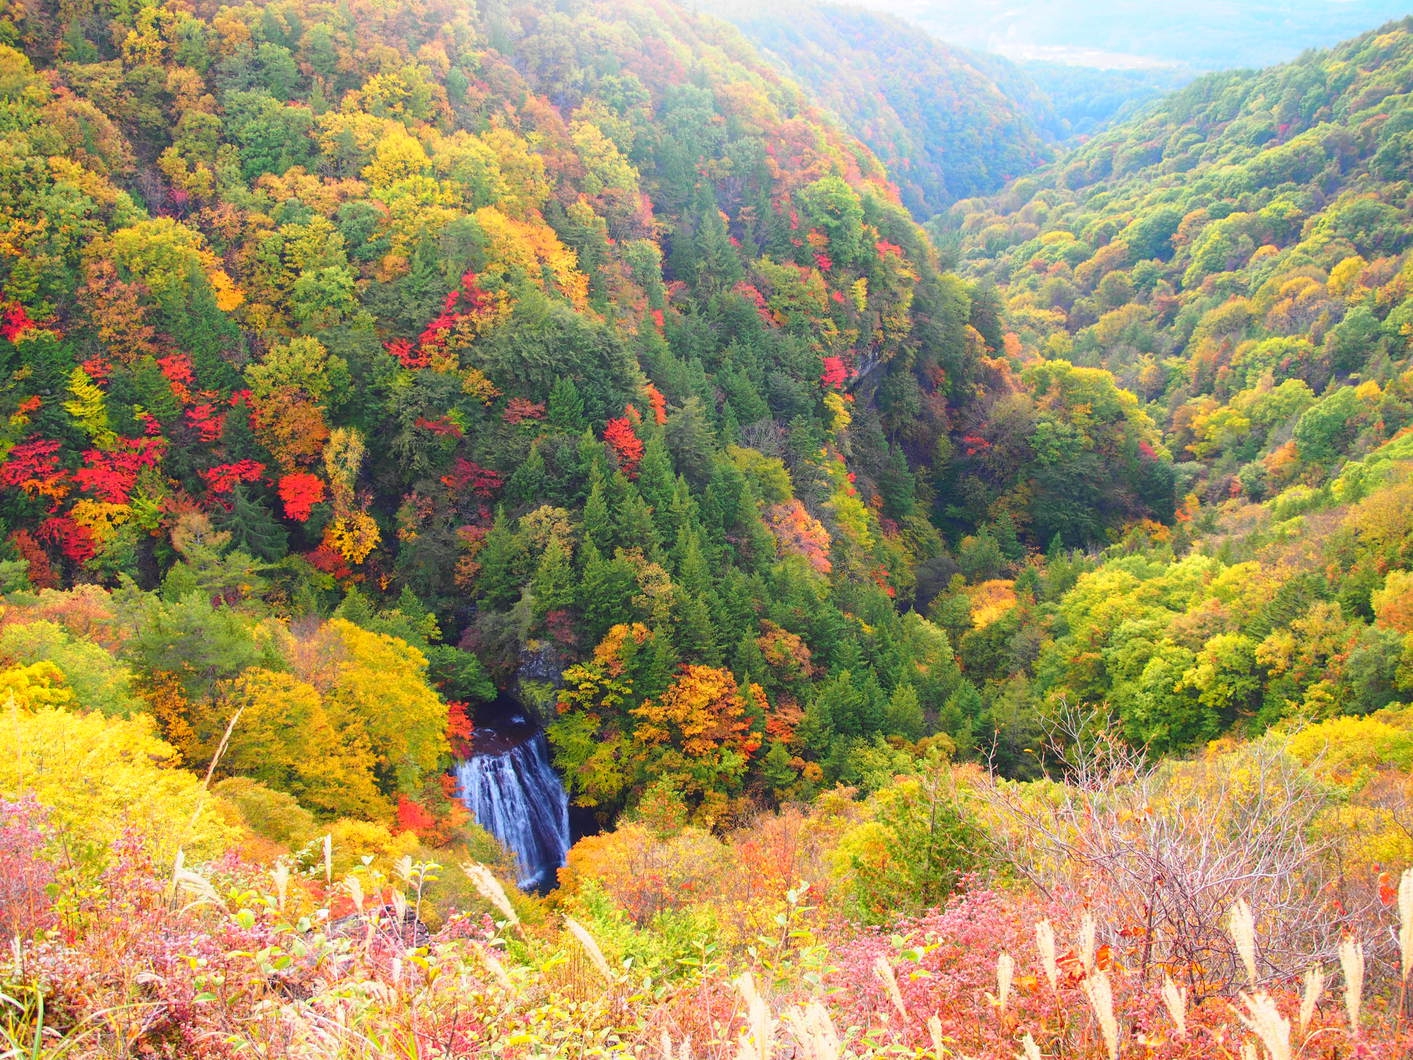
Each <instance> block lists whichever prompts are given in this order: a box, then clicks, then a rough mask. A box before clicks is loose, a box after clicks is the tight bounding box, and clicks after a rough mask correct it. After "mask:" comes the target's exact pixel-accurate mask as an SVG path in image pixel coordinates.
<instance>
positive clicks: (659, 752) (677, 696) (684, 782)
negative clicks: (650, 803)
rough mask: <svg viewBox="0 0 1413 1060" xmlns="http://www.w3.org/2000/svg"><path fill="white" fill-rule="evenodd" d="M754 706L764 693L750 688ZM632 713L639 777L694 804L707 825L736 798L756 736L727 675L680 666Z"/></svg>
mask: <svg viewBox="0 0 1413 1060" xmlns="http://www.w3.org/2000/svg"><path fill="white" fill-rule="evenodd" d="M748 694H750V695H751V696H752V697H753V698H754V699H755V700H756V701H757V702H763V701H764V699H765V693H764V692H763V691H762V690H761V688H760V686H759V685H751V686H749V689H748ZM632 714H633V715H634V716H636V717H637V719H638V723H637V726H636V728H635V729H634V732H633V735H634V739H635V742H636V743H637V745H638V748H639V752H638V753H639V767H640V774H641V776H642V777H644V778H653V779H654V780H658V781H661V782H665V783H667V784H669V785H671V786H673V787H675V788H676V789H677V790H678V791H679V792H680V793H681V794H682V795H683V796H684V797H685V798H686V799H688V800H689V801H690V802H692V803H695V804H696V816H697V818H698V819H700V820H704V821H707V822H710V821H712V820H715V819H716V818H717V817H719V816H720V815H721V814H722V812H724V811H725V810H726V808H727V804H728V799H729V798H730V797H731V796H734V795H737V794H739V793H740V790H741V783H742V781H743V780H744V778H745V775H746V766H747V764H748V762H749V760H750V757H751V755H752V754H754V753H755V752H756V751H757V750H758V749H759V747H760V736H759V734H757V733H754V732H752V731H751V723H750V720H749V719H748V717H747V713H746V701H745V698H744V696H743V695H742V692H741V689H740V688H738V687H737V685H736V678H735V677H733V676H732V674H731V671H730V670H724V669H720V668H718V667H714V666H700V665H692V664H688V665H684V666H683V667H682V669H681V672H680V673H678V675H677V677H676V678H675V679H674V680H673V682H672V684H671V685H669V686H668V688H667V691H666V692H664V693H663V694H662V695H661V696H659V697H657V698H656V699H650V700H648V701H646V702H645V703H643V704H642V705H641V706H639V707H635V708H634V709H633V711H632Z"/></svg>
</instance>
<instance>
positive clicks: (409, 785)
mask: <svg viewBox="0 0 1413 1060" xmlns="http://www.w3.org/2000/svg"><path fill="white" fill-rule="evenodd" d="M308 647H309V648H310V649H312V650H310V651H307V652H304V653H302V655H301V657H302V658H304V659H307V660H308V670H307V672H305V673H303V674H301V675H300V676H303V677H304V678H306V679H307V680H308V681H309V682H310V683H311V684H313V685H315V686H316V687H318V688H319V689H320V690H321V691H322V692H323V694H324V704H325V709H326V710H327V711H328V715H329V720H330V721H331V722H332V724H333V725H334V727H335V728H336V729H344V728H349V727H361V728H362V730H363V731H364V732H366V733H367V735H368V741H369V746H370V748H371V751H372V754H373V758H374V762H375V771H376V773H377V776H378V782H379V788H380V790H381V791H383V793H384V794H388V795H391V794H393V793H394V792H402V793H405V794H408V795H416V794H418V793H420V792H421V790H422V787H423V784H424V782H425V781H426V779H427V777H429V776H430V775H431V774H433V773H435V772H436V771H437V770H438V769H439V768H440V766H441V764H442V762H443V760H444V759H445V758H446V757H447V756H449V755H450V754H451V748H450V746H449V745H448V744H447V740H446V704H444V703H443V702H442V701H441V699H440V698H439V697H438V696H437V694H436V692H434V691H433V690H432V688H431V686H430V685H428V684H427V659H426V656H424V655H423V654H422V653H421V652H420V651H418V650H417V649H416V648H414V647H412V645H410V644H408V643H407V642H406V641H403V640H399V639H398V638H397V637H392V636H388V635H387V634H384V633H370V632H369V631H368V630H366V629H361V628H360V627H358V626H355V625H354V624H353V623H352V622H349V621H347V620H345V619H342V618H335V619H332V620H331V621H329V622H328V623H327V624H326V625H325V626H324V627H323V628H322V629H321V630H320V631H319V632H318V633H316V634H315V635H314V637H313V638H312V643H311V644H310V645H308Z"/></svg>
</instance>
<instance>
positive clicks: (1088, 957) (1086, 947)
mask: <svg viewBox="0 0 1413 1060" xmlns="http://www.w3.org/2000/svg"><path fill="white" fill-rule="evenodd" d="M1097 927H1098V925H1096V924H1095V923H1094V917H1093V916H1092V915H1091V914H1089V913H1085V914H1084V918H1083V919H1082V920H1081V921H1080V922H1079V959H1080V960H1081V961H1082V962H1083V964H1084V970H1085V972H1086V973H1092V972H1093V971H1094V933H1095V931H1096V929H1097Z"/></svg>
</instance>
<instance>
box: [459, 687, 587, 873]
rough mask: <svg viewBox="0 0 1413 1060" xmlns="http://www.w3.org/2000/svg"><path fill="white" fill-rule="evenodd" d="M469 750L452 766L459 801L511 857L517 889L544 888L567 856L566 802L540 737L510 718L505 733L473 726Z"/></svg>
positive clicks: (521, 718) (519, 720)
mask: <svg viewBox="0 0 1413 1060" xmlns="http://www.w3.org/2000/svg"><path fill="white" fill-rule="evenodd" d="M517 723H518V724H517ZM517 729H518V730H519V731H518V732H517V731H516V730H517ZM527 731H529V732H532V733H533V735H530V736H528V737H526V736H525V732H527ZM517 736H519V737H520V738H519V739H515V737H517ZM511 740H514V742H510V741H511ZM475 746H476V753H475V754H473V755H472V757H470V758H468V759H466V760H465V761H464V762H458V763H457V765H456V782H457V788H458V790H459V791H460V794H461V801H462V802H464V803H465V804H466V807H467V809H469V810H470V811H471V813H472V814H473V815H475V818H476V822H477V823H478V824H479V825H480V826H481V827H482V828H484V829H485V830H486V831H488V832H490V833H491V835H493V836H495V837H496V838H497V839H499V840H500V841H501V843H503V844H504V845H505V846H506V847H508V848H509V849H510V850H511V851H512V852H513V853H514V854H515V860H516V872H517V880H516V882H517V883H518V884H519V885H520V889H521V890H524V891H543V890H547V889H549V888H550V887H552V886H554V881H555V873H556V872H558V870H559V867H560V866H561V865H563V864H564V856H565V854H567V853H568V852H569V846H570V841H569V797H568V796H567V795H566V794H565V792H564V785H563V784H561V783H560V781H559V776H558V774H556V773H555V771H554V769H553V767H551V765H550V757H549V743H548V742H547V741H546V740H545V734H544V733H543V732H540V731H538V730H534V729H531V728H530V726H529V725H528V724H527V723H526V722H525V719H524V716H523V715H516V716H512V718H511V726H510V731H508V732H507V731H504V730H495V729H489V728H487V729H482V728H481V727H480V726H479V725H478V728H477V732H476V743H475Z"/></svg>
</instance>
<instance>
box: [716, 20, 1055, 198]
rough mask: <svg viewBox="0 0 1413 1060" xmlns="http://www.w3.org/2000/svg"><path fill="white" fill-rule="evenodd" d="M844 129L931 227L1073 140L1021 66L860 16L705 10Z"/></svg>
mask: <svg viewBox="0 0 1413 1060" xmlns="http://www.w3.org/2000/svg"><path fill="white" fill-rule="evenodd" d="M697 6H698V7H699V9H701V10H702V11H704V12H709V13H712V14H716V15H719V16H720V17H722V18H725V19H728V20H729V21H731V22H733V23H734V24H735V25H736V26H737V27H738V28H739V29H740V30H741V31H742V32H743V33H744V34H745V35H746V36H747V37H749V38H750V39H751V40H752V41H754V42H755V43H756V44H757V45H758V46H760V47H761V48H762V49H764V50H765V51H766V53H767V55H768V56H769V57H772V58H773V59H774V60H775V61H776V62H777V63H778V64H779V65H780V68H781V69H782V70H783V71H784V72H785V73H787V74H788V75H789V76H790V77H792V78H794V79H795V80H797V81H799V82H800V83H801V84H803V85H805V86H806V87H807V88H808V89H810V91H811V92H812V94H813V95H814V96H815V98H816V99H818V100H819V101H820V102H821V103H822V104H824V105H825V106H827V107H829V108H830V109H831V110H833V111H834V112H835V113H836V114H838V115H839V117H840V118H841V119H842V120H843V122H844V123H845V125H846V126H847V127H848V129H849V131H850V132H852V133H853V134H854V135H855V136H857V137H859V138H860V139H861V140H863V141H864V142H865V143H866V144H868V146H869V147H870V148H872V149H873V152H874V153H875V154H876V155H878V157H879V158H880V159H881V160H882V161H883V163H884V165H885V166H886V167H887V168H888V172H889V175H890V176H891V177H892V178H893V180H894V182H895V183H896V184H897V185H898V189H899V192H900V193H901V195H902V197H903V202H904V203H905V204H906V205H907V207H908V208H909V209H910V210H911V211H912V212H913V213H914V215H916V216H918V217H921V218H926V217H929V216H931V215H932V214H934V213H936V212H938V211H939V210H942V209H945V208H946V207H947V206H948V205H950V204H951V203H952V202H955V201H956V200H957V199H959V198H965V197H967V196H972V195H981V194H985V193H987V192H990V191H996V190H999V189H1000V188H1001V186H1002V185H1004V184H1005V183H1006V181H1008V180H1010V179H1013V178H1015V177H1017V176H1020V175H1022V174H1024V173H1028V172H1029V171H1030V170H1032V169H1034V168H1035V167H1036V166H1037V165H1039V164H1040V163H1042V162H1044V161H1047V160H1049V159H1050V158H1051V157H1053V154H1054V149H1053V146H1052V145H1053V143H1054V142H1055V141H1056V140H1058V139H1060V138H1061V137H1063V136H1064V135H1066V134H1067V132H1068V126H1067V124H1066V122H1065V121H1063V120H1062V119H1060V118H1058V117H1057V116H1056V114H1055V112H1054V110H1053V108H1052V107H1051V105H1050V102H1049V100H1048V99H1047V98H1046V96H1045V94H1044V93H1043V92H1041V91H1039V90H1038V89H1037V88H1036V87H1035V85H1034V84H1033V83H1032V82H1031V81H1030V79H1029V78H1027V77H1026V76H1025V74H1023V73H1022V72H1021V71H1020V70H1019V69H1018V68H1017V67H1016V66H1014V65H1013V64H1011V63H1009V62H1007V61H1006V60H1004V59H1000V58H998V57H995V56H980V55H972V54H971V53H969V52H966V51H963V50H961V49H958V48H953V47H950V46H948V45H946V44H943V43H942V42H940V41H938V40H936V39H935V38H932V37H929V36H928V35H927V34H926V33H924V32H922V31H921V30H919V29H918V28H917V27H916V26H914V25H910V24H908V23H906V22H903V21H900V20H898V19H895V18H890V17H888V16H886V15H882V14H877V13H874V12H870V11H864V10H860V9H857V8H845V7H833V6H821V5H813V4H806V3H788V2H787V3H784V4H768V5H765V4H750V3H746V2H743V0H707V2H706V3H703V4H699V5H697Z"/></svg>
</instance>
